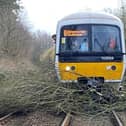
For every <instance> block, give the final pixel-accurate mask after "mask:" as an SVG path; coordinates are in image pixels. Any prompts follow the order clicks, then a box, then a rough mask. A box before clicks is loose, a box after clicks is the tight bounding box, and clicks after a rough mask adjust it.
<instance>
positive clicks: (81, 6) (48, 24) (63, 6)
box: [22, 0, 120, 33]
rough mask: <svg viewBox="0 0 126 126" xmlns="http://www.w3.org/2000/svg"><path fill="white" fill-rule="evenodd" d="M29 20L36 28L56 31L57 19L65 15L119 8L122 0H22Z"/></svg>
mask: <svg viewBox="0 0 126 126" xmlns="http://www.w3.org/2000/svg"><path fill="white" fill-rule="evenodd" d="M22 2H23V6H24V7H25V10H26V11H27V15H28V20H29V21H30V22H31V24H33V26H34V28H35V29H41V30H45V31H47V32H49V33H55V31H56V24H57V21H58V20H60V19H61V18H63V17H64V16H66V15H68V14H70V13H74V12H79V11H84V10H85V9H86V8H91V9H92V10H93V11H94V10H95V11H99V10H103V9H104V8H111V9H114V8H118V7H119V4H120V0H22Z"/></svg>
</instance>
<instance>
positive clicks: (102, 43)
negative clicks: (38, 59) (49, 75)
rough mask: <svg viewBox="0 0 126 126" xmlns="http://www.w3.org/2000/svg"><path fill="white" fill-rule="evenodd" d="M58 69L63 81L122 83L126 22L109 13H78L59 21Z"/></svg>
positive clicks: (56, 58) (57, 35)
mask: <svg viewBox="0 0 126 126" xmlns="http://www.w3.org/2000/svg"><path fill="white" fill-rule="evenodd" d="M55 69H56V72H57V77H58V78H59V80H60V81H61V82H78V81H80V82H84V83H85V82H87V81H88V80H90V79H96V80H101V81H102V82H122V80H123V76H124V71H125V43H124V31H123V24H122V22H121V21H120V19H118V18H117V17H115V16H113V15H109V14H105V13H76V14H72V15H69V16H67V17H65V18H63V19H62V20H60V21H59V23H58V26H57V34H56V56H55Z"/></svg>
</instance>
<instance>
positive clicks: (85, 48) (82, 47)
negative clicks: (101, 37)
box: [80, 37, 88, 51]
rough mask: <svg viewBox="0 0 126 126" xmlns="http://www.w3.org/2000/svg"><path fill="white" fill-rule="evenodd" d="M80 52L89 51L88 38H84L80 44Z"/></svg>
mask: <svg viewBox="0 0 126 126" xmlns="http://www.w3.org/2000/svg"><path fill="white" fill-rule="evenodd" d="M80 51H88V38H86V37H85V38H84V39H83V40H82V42H81V44H80Z"/></svg>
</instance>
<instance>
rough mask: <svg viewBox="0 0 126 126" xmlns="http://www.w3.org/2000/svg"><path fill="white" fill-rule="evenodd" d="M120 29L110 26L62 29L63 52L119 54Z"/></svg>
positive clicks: (78, 26)
mask: <svg viewBox="0 0 126 126" xmlns="http://www.w3.org/2000/svg"><path fill="white" fill-rule="evenodd" d="M119 35H120V34H119V28H118V27H115V26H109V25H70V26H64V27H63V28H62V29H61V38H60V42H61V46H60V51H61V52H114V51H115V52H119V51H121V46H120V36H119Z"/></svg>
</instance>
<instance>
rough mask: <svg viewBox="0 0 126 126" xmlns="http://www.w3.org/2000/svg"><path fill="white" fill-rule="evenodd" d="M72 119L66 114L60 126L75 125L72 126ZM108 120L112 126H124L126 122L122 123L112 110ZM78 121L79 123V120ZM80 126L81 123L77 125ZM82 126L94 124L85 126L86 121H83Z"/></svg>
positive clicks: (88, 125)
mask: <svg viewBox="0 0 126 126" xmlns="http://www.w3.org/2000/svg"><path fill="white" fill-rule="evenodd" d="M123 116H124V115H123ZM124 118H125V117H124ZM73 119H75V118H73V115H71V114H70V113H68V114H66V116H65V118H64V120H63V122H62V124H61V126H74V125H75V124H74V125H73V121H74V120H73ZM109 119H110V122H111V124H112V126H126V122H124V120H122V119H121V118H120V115H119V114H118V113H117V112H115V111H114V110H113V111H112V113H111V115H110V116H109ZM79 121H81V119H80V120H79ZM101 121H102V120H101ZM87 122H88V121H87ZM97 123H98V122H97ZM80 125H81V126H82V124H81V123H79V124H78V126H80ZM96 125H97V124H96ZM84 126H95V124H93V125H92V124H86V121H85V124H84ZM97 126H98V125H97ZM99 126H100V124H99ZM104 126H107V124H106V125H104Z"/></svg>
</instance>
